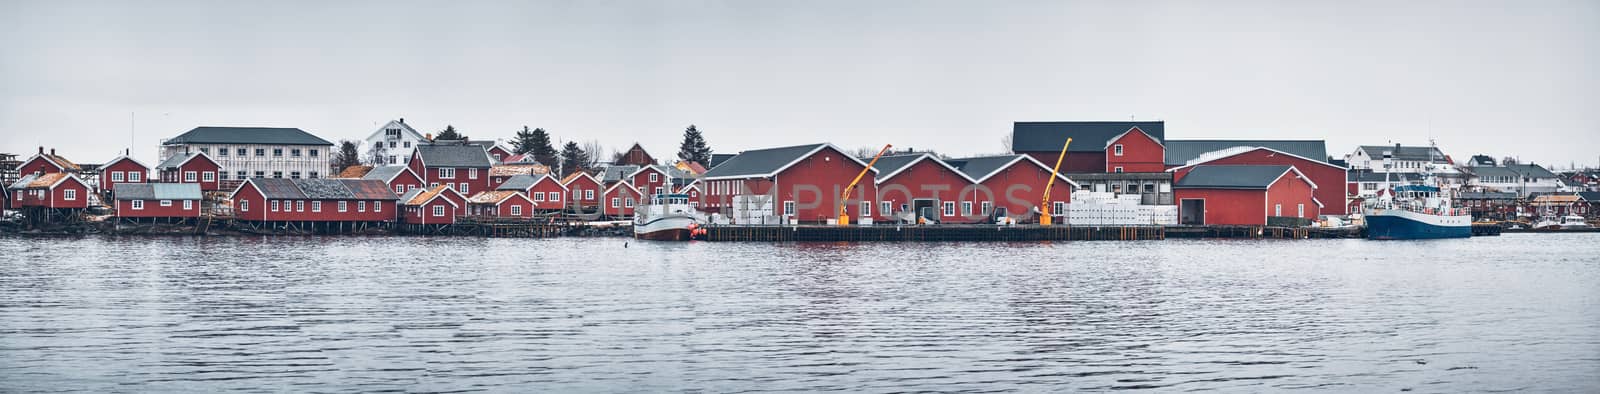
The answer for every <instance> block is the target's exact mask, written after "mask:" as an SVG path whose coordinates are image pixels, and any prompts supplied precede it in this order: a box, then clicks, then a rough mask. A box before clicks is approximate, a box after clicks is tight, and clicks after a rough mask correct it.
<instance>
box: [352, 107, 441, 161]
mask: <svg viewBox="0 0 1600 394" xmlns="http://www.w3.org/2000/svg"><path fill="white" fill-rule="evenodd" d="M427 140H428V139H427V138H426V137H423V135H422V133H418V132H417V130H416V129H413V128H411V125H408V124H406V119H405V118H400V119H398V120H391V121H389V123H385V124H384V125H383V127H379V128H378V130H377V131H374V132H372V135H369V136H367V139H366V141H365V144H364V146H362V151H361V155H362V157H363V158H370V160H366V161H367V162H368V164H381V165H403V164H406V162H408V161H411V152H412V151H415V150H417V145H418V144H421V143H423V142H425V141H427ZM373 162H376V163H373Z"/></svg>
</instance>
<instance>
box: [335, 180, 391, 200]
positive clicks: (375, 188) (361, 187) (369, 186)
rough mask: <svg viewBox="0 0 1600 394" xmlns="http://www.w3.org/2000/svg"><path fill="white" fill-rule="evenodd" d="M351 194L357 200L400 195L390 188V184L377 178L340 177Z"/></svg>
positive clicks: (340, 181) (379, 198)
mask: <svg viewBox="0 0 1600 394" xmlns="http://www.w3.org/2000/svg"><path fill="white" fill-rule="evenodd" d="M338 181H339V183H343V184H344V187H345V189H348V190H349V191H350V194H351V196H353V197H354V198H355V199H357V200H396V199H398V198H399V196H396V195H394V191H393V190H389V184H387V183H384V182H383V181H381V180H377V179H339V180H338Z"/></svg>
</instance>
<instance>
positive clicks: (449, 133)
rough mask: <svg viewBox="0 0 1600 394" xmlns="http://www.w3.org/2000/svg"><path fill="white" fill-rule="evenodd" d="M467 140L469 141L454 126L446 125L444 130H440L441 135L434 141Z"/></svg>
mask: <svg viewBox="0 0 1600 394" xmlns="http://www.w3.org/2000/svg"><path fill="white" fill-rule="evenodd" d="M465 139H467V136H464V135H461V133H460V132H458V131H456V126H453V125H445V126H444V130H439V135H436V136H433V140H434V141H439V140H445V141H451V140H465Z"/></svg>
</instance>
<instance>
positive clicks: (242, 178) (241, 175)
mask: <svg viewBox="0 0 1600 394" xmlns="http://www.w3.org/2000/svg"><path fill="white" fill-rule="evenodd" d="M234 174H237V175H238V176H239V180H241V181H242V180H245V179H248V178H250V175H249V174H247V173H245V172H244V171H239V172H236V173H234Z"/></svg>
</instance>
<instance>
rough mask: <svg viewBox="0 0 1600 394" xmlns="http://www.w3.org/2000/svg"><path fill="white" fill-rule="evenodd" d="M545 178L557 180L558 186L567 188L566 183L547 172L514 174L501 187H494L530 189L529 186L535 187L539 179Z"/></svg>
mask: <svg viewBox="0 0 1600 394" xmlns="http://www.w3.org/2000/svg"><path fill="white" fill-rule="evenodd" d="M545 179H549V180H550V181H551V182H555V184H556V186H560V187H561V188H562V189H565V188H567V187H566V186H565V185H562V184H561V182H558V180H557V179H556V178H555V177H552V176H550V175H547V174H538V175H527V174H522V175H514V176H512V177H510V178H506V181H505V182H503V183H501V184H500V187H497V188H494V189H495V190H528V188H530V187H533V185H537V184H539V181H542V180H545Z"/></svg>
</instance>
